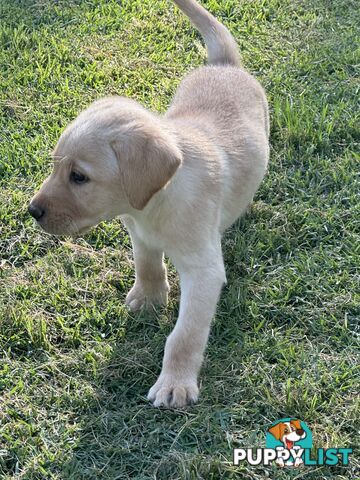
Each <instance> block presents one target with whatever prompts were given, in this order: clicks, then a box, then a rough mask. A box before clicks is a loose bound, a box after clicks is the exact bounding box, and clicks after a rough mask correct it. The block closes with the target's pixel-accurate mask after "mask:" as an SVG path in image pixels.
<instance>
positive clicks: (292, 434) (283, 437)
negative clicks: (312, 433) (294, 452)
mask: <svg viewBox="0 0 360 480" xmlns="http://www.w3.org/2000/svg"><path fill="white" fill-rule="evenodd" d="M268 431H269V432H270V433H271V434H272V435H273V436H274V437H275V438H276V440H280V442H282V443H283V445H284V447H285V448H287V449H288V450H290V449H291V448H292V447H293V446H294V444H295V442H298V441H299V440H302V439H303V438H305V437H306V433H305V431H304V430H303V429H302V428H301V425H300V420H290V421H289V422H280V423H278V424H277V425H274V426H273V427H271V428H269V430H268Z"/></svg>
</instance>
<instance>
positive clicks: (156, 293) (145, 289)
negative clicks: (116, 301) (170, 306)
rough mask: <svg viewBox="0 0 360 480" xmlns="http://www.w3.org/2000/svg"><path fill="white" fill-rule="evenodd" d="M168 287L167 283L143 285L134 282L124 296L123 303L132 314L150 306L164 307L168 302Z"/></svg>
mask: <svg viewBox="0 0 360 480" xmlns="http://www.w3.org/2000/svg"><path fill="white" fill-rule="evenodd" d="M168 292H169V285H168V283H167V282H163V283H161V284H158V283H153V284H143V283H142V282H139V281H136V282H135V284H134V286H133V287H132V289H131V290H130V292H129V293H128V294H127V296H126V300H125V303H126V305H127V306H128V307H129V308H130V310H131V311H132V312H136V311H137V310H140V309H141V308H142V307H148V306H150V305H166V304H167V301H168Z"/></svg>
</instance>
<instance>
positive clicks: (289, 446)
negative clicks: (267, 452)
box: [285, 438, 294, 450]
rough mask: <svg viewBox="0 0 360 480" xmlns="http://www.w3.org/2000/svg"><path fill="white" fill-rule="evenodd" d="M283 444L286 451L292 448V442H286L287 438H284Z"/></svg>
mask: <svg viewBox="0 0 360 480" xmlns="http://www.w3.org/2000/svg"><path fill="white" fill-rule="evenodd" d="M285 444H286V448H287V449H288V450H290V449H291V448H292V447H293V445H294V442H292V441H291V440H288V439H287V438H285Z"/></svg>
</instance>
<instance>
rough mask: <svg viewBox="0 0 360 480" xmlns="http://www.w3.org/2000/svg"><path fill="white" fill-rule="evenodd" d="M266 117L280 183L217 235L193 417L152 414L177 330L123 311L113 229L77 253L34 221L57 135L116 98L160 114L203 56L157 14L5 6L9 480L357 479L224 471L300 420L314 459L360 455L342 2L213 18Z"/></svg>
mask: <svg viewBox="0 0 360 480" xmlns="http://www.w3.org/2000/svg"><path fill="white" fill-rule="evenodd" d="M203 3H204V4H205V5H207V7H208V8H209V9H210V10H211V11H212V12H213V13H214V14H216V16H217V17H218V18H219V19H221V20H222V21H223V22H224V23H225V24H226V25H227V26H228V27H229V28H230V29H231V31H232V32H233V34H234V35H235V36H236V38H237V39H238V42H239V45H240V48H241V52H242V57H243V62H244V65H245V66H246V67H247V68H248V69H249V70H250V71H251V72H252V73H254V74H255V75H256V76H257V78H258V79H259V80H260V81H261V82H262V84H263V86H264V87H265V89H266V91H267V93H268V97H269V102H270V105H271V144H272V150H271V162H270V166H269V171H268V174H267V177H266V179H265V181H264V182H263V184H262V186H261V188H260V190H259V191H258V193H257V195H256V198H255V201H254V203H253V205H252V208H251V211H250V212H249V213H248V214H247V215H246V217H245V218H244V219H242V220H241V221H239V222H238V223H237V224H235V225H234V226H233V227H232V228H231V229H230V230H229V231H228V232H227V233H226V235H225V237H224V240H223V248H224V255H225V262H226V270H227V277H228V284H227V286H226V287H225V288H224V289H223V293H222V296H221V300H220V303H219V305H218V310H217V315H216V318H215V319H214V323H213V327H212V332H211V336H210V341H209V346H208V349H207V353H206V359H205V363H204V366H203V369H202V372H201V378H200V381H201V385H202V390H201V397H200V401H199V403H198V405H196V406H194V407H192V408H189V409H187V410H183V411H167V410H163V409H154V408H153V407H151V405H149V403H148V402H147V400H146V394H147V391H148V389H149V387H150V386H151V385H152V384H153V382H154V381H155V380H156V377H157V375H158V373H159V372H160V362H161V358H162V352H163V346H164V341H165V338H166V336H167V335H168V334H169V332H170V331H171V329H172V326H173V325H174V322H175V320H176V315H177V310H178V300H179V288H178V279H177V275H176V272H175V271H174V269H173V268H172V267H171V266H170V282H171V286H172V291H171V295H170V302H169V305H168V307H167V308H163V309H158V310H154V311H151V312H143V313H140V314H132V313H130V312H129V311H128V310H127V309H126V307H125V306H124V300H125V296H126V293H127V291H128V289H129V288H130V286H131V285H132V282H133V278H134V269H133V262H132V252H131V244H130V241H129V237H128V235H127V232H126V231H125V229H124V228H123V227H122V225H121V223H120V222H119V221H118V220H114V221H112V222H107V223H103V224H101V225H99V226H98V227H97V228H95V229H93V230H92V232H91V233H89V234H88V235H87V236H86V237H85V238H79V239H72V238H55V237H52V236H50V235H47V234H44V233H42V232H41V231H39V230H38V229H37V228H36V227H35V226H34V224H33V222H32V220H31V218H30V216H29V215H28V213H27V211H26V207H27V203H28V201H29V199H30V198H31V196H32V194H33V192H34V191H35V190H36V188H38V186H39V185H40V184H41V182H42V180H43V179H44V178H45V176H46V175H47V174H48V173H49V172H50V170H51V158H50V153H51V150H52V148H53V147H54V145H55V143H56V140H57V138H58V137H59V134H60V132H61V131H62V129H63V128H64V127H65V126H66V125H67V123H68V122H69V121H70V120H72V119H73V118H74V117H75V116H76V115H77V114H78V113H79V112H80V111H81V110H82V109H83V108H84V107H85V106H87V105H89V103H90V102H91V101H93V100H94V99H96V98H99V97H102V96H105V95H109V94H120V95H126V96H130V97H133V98H135V99H137V100H138V101H140V102H142V103H143V104H144V105H146V106H147V107H149V108H151V109H154V110H159V111H164V110H165V109H166V108H167V106H168V104H169V102H170V99H171V97H172V95H173V94H174V92H175V89H176V87H177V85H178V84H179V82H180V80H181V78H182V77H183V76H184V75H185V74H186V73H187V72H188V71H190V70H191V69H192V68H194V67H196V66H197V65H200V64H202V63H203V61H204V58H205V50H204V48H203V46H202V43H201V40H200V37H199V35H198V34H197V33H196V32H195V30H194V29H193V28H192V27H191V26H190V24H189V22H188V21H187V19H186V18H185V17H184V16H183V15H182V14H181V13H180V12H179V11H178V10H176V8H175V7H174V6H173V5H172V4H171V2H169V1H165V0H128V1H114V0H86V1H85V0H84V1H80V0H73V1H70V0H59V1H50V0H38V1H29V0H21V1H20V0H13V1H10V0H0V19H1V22H0V45H1V48H0V67H1V68H0V112H1V114H0V184H1V191H0V217H1V225H0V229H1V238H0V256H1V259H0V352H1V353H0V396H1V398H0V478H1V479H4V480H9V479H26V480H28V479H29V480H30V479H44V480H50V479H66V480H68V479H74V480H82V479H84V480H85V479H86V480H89V479H99V480H103V479H112V480H115V479H128V478H129V479H160V480H163V479H164V480H168V479H186V480H188V479H189V480H190V479H194V480H195V479H204V480H205V479H206V480H208V479H213V480H216V479H220V478H228V479H231V478H239V479H245V480H247V479H249V480H250V479H256V480H260V479H265V478H273V479H284V480H287V479H291V478H296V479H300V478H306V479H314V480H318V479H350V478H351V479H355V478H357V477H356V469H357V468H359V457H356V455H355V454H354V455H353V457H352V458H351V462H350V466H349V467H341V466H338V467H304V468H303V469H301V470H296V471H295V470H289V469H286V470H279V469H277V468H276V467H250V466H248V465H246V464H244V465H243V466H241V467H234V466H233V465H232V449H233V448H234V447H251V446H254V447H257V446H259V447H264V446H265V431H266V428H267V427H268V426H269V424H270V423H271V422H273V421H275V420H277V419H280V418H283V417H288V416H294V417H297V418H300V419H301V420H303V421H305V422H306V423H307V424H308V426H309V427H310V429H311V430H312V432H313V440H314V445H315V446H316V447H324V448H329V447H356V443H359V441H358V440H359V437H358V430H359V418H360V412H359V393H360V380H359V379H360V371H359V368H358V360H359V356H358V354H359V342H358V339H359V333H360V332H359V326H358V323H357V322H358V318H359V303H360V301H359V283H358V280H359V277H358V276H357V274H358V273H359V246H360V241H359V218H360V212H359V210H360V209H359V202H358V199H357V195H358V189H359V187H358V185H357V184H356V181H355V179H356V171H357V170H358V168H359V155H358V154H356V152H357V151H358V143H357V142H358V140H359V130H357V127H358V125H359V115H357V110H356V106H357V104H358V86H359V84H358V83H357V80H356V74H357V73H359V72H356V65H359V63H360V62H359V59H360V58H359V51H356V45H359V29H358V26H359V24H360V15H359V8H358V4H357V2H355V0H354V1H353V0H337V1H332V0H302V1H300V0H254V1H245V0H207V1H205V0H204V1H203Z"/></svg>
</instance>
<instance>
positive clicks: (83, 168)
mask: <svg viewBox="0 0 360 480" xmlns="http://www.w3.org/2000/svg"><path fill="white" fill-rule="evenodd" d="M53 157H54V168H53V171H52V173H51V175H50V176H49V177H48V178H47V179H46V180H45V181H44V183H43V185H42V186H41V188H40V190H39V191H38V192H37V193H36V195H35V196H34V197H33V199H32V200H31V202H30V205H29V212H30V214H31V215H32V216H33V217H34V218H35V219H36V221H37V222H38V223H39V225H40V226H41V227H42V228H43V229H44V230H45V231H47V232H49V233H53V234H57V235H62V234H79V233H83V232H84V231H86V230H88V229H89V228H91V227H92V226H94V225H96V224H97V223H99V222H100V221H102V220H107V219H111V218H114V217H115V216H117V215H121V214H124V213H129V212H131V209H138V210H141V209H143V208H144V207H145V206H146V205H147V203H148V202H149V200H150V199H151V197H152V196H153V195H154V194H155V193H156V192H158V191H159V190H161V189H162V188H164V187H165V185H166V184H167V183H168V182H169V181H170V179H171V177H172V176H173V175H174V173H175V171H176V170H177V168H178V167H179V166H180V164H181V161H182V155H181V152H180V150H179V148H178V147H177V145H176V142H175V140H174V139H173V136H172V135H170V134H169V133H168V132H166V131H165V130H164V128H163V127H162V126H161V125H160V121H159V120H158V118H157V117H155V116H154V115H152V114H150V113H149V112H147V111H146V110H145V109H143V108H142V107H141V106H140V105H138V104H137V103H136V102H133V101H131V100H128V99H125V98H122V97H112V98H107V99H104V100H100V101H97V102H95V103H93V104H92V105H91V106H90V107H89V108H88V109H87V110H85V111H84V112H82V113H81V114H80V115H79V116H78V117H77V119H76V120H75V121H74V122H72V123H71V124H70V125H69V126H68V127H67V128H66V130H65V131H64V132H63V134H62V135H61V137H60V139H59V141H58V143H57V145H56V147H55V150H54V153H53Z"/></svg>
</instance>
